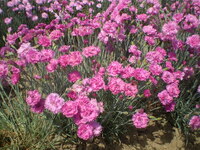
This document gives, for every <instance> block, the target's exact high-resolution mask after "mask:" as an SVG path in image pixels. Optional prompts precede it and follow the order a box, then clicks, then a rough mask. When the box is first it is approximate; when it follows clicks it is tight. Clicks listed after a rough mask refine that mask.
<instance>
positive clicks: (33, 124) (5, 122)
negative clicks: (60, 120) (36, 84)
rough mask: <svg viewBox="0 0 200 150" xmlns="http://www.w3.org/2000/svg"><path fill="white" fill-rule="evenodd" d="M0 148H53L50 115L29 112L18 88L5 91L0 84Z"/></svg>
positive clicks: (51, 119)
mask: <svg viewBox="0 0 200 150" xmlns="http://www.w3.org/2000/svg"><path fill="white" fill-rule="evenodd" d="M0 96H1V97H0V100H1V101H0V137H1V139H0V149H9V150H23V149H34V150H37V149H39V150H43V149H47V148H50V149H54V146H55V142H56V141H55V139H53V133H54V132H55V128H54V126H53V120H54V118H53V116H49V117H46V116H45V115H36V114H33V113H31V112H30V110H29V108H28V107H27V105H26V104H25V102H24V95H23V93H22V92H20V91H19V88H18V87H17V86H16V87H12V90H11V91H10V92H8V93H6V92H5V90H4V89H3V87H2V85H0Z"/></svg>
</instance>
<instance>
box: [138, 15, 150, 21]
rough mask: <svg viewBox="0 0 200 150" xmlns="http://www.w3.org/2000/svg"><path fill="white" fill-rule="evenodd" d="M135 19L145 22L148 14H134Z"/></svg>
mask: <svg viewBox="0 0 200 150" xmlns="http://www.w3.org/2000/svg"><path fill="white" fill-rule="evenodd" d="M136 19H137V20H139V21H144V22H146V21H147V19H148V16H147V15H146V14H139V15H137V16H136Z"/></svg>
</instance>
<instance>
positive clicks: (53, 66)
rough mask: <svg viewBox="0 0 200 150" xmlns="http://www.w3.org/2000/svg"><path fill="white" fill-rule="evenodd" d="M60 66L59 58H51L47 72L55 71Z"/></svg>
mask: <svg viewBox="0 0 200 150" xmlns="http://www.w3.org/2000/svg"><path fill="white" fill-rule="evenodd" d="M57 67H58V60H56V59H51V60H50V63H49V64H48V65H47V66H46V70H47V72H54V71H55V70H56V69H57Z"/></svg>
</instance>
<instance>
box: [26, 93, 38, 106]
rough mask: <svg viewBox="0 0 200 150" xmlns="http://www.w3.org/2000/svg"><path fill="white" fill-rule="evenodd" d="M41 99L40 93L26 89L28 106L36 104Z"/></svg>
mask: <svg viewBox="0 0 200 150" xmlns="http://www.w3.org/2000/svg"><path fill="white" fill-rule="evenodd" d="M40 100H41V94H40V93H39V92H38V91H37V90H33V91H28V97H27V98H26V102H27V104H28V105H29V106H35V105H37V104H38V103H39V102H40Z"/></svg>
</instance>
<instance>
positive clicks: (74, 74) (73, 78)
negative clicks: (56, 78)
mask: <svg viewBox="0 0 200 150" xmlns="http://www.w3.org/2000/svg"><path fill="white" fill-rule="evenodd" d="M81 77H82V76H81V74H80V72H78V71H73V72H70V73H69V74H68V75H67V78H68V80H69V82H76V81H77V80H80V79H81Z"/></svg>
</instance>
